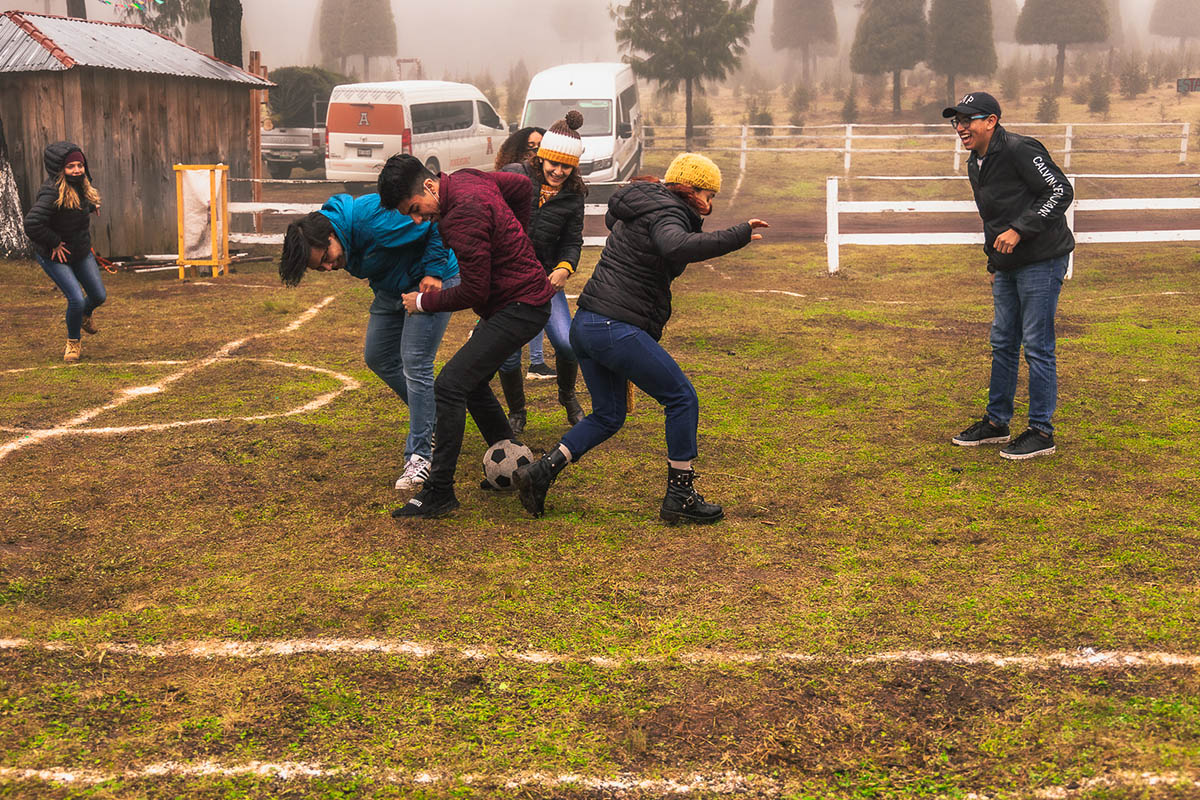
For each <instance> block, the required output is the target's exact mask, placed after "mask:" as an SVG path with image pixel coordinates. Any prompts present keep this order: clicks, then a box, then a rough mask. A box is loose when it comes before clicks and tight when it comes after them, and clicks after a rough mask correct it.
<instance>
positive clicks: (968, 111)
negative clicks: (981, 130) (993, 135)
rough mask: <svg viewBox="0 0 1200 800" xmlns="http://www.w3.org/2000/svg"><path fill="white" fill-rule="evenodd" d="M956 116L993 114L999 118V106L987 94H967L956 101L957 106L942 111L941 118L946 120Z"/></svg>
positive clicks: (994, 99)
mask: <svg viewBox="0 0 1200 800" xmlns="http://www.w3.org/2000/svg"><path fill="white" fill-rule="evenodd" d="M958 114H962V115H963V116H964V117H970V116H974V115H975V114H995V115H996V117H997V118H999V117H1000V104H999V103H997V102H996V98H994V97H992V96H991V95H990V94H988V93H987V92H969V93H967V94H965V95H963V99H962V100H959V101H958V105H956V106H950V107H949V108H943V109H942V116H943V117H945V118H946V119H949V118H950V117H953V116H956V115H958Z"/></svg>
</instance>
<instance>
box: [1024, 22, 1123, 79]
mask: <svg viewBox="0 0 1200 800" xmlns="http://www.w3.org/2000/svg"><path fill="white" fill-rule="evenodd" d="M1106 39H1108V7H1107V5H1106V4H1105V0H1026V2H1025V7H1024V8H1022V9H1021V16H1020V17H1018V19H1017V41H1018V42H1020V43H1021V44H1053V45H1057V46H1058V58H1057V60H1056V61H1055V66H1054V91H1055V92H1056V93H1058V94H1061V93H1062V88H1063V73H1064V72H1065V67H1066V62H1067V45H1071V44H1085V43H1089V42H1103V41H1105V40H1106Z"/></svg>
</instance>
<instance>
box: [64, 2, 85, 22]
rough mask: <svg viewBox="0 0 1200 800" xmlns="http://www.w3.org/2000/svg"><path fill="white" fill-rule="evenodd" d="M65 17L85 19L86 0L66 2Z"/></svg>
mask: <svg viewBox="0 0 1200 800" xmlns="http://www.w3.org/2000/svg"><path fill="white" fill-rule="evenodd" d="M67 16H68V17H77V18H78V19H87V2H86V0H67Z"/></svg>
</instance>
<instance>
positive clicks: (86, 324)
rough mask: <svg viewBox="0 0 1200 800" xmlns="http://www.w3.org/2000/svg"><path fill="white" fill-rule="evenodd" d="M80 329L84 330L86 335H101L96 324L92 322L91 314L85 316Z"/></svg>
mask: <svg viewBox="0 0 1200 800" xmlns="http://www.w3.org/2000/svg"><path fill="white" fill-rule="evenodd" d="M79 327H81V328H83V332H84V333H99V332H100V329H99V328H97V327H96V323H94V322H92V315H91V314H84V315H83V320H82V321H81V322H80V323H79Z"/></svg>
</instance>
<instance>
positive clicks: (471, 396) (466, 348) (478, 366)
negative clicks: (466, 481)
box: [425, 303, 550, 489]
mask: <svg viewBox="0 0 1200 800" xmlns="http://www.w3.org/2000/svg"><path fill="white" fill-rule="evenodd" d="M549 319H550V304H549V303H546V304H545V305H541V306H531V305H527V304H525V303H513V304H512V305H507V306H505V307H504V308H502V309H500V310H499V311H497V312H496V313H495V314H493V315H492V316H491V317H489V318H487V319H485V320H483V321H482V322H480V323H479V326H478V327H477V328H475V332H474V333H473V334H472V335H471V338H470V339H468V340H467V343H466V344H464V345H463V346H462V347H461V348H459V350H458V352H457V353H455V354H454V355H453V357H451V359H450V360H449V361H447V362H446V366H444V367H442V371H441V372H440V373H439V374H438V376H437V380H436V381H434V384H433V394H434V397H435V398H436V399H437V428H436V431H435V435H436V437H437V438H436V443H435V446H434V448H433V466H432V468H431V469H430V472H429V478H428V479H426V481H425V486H426V487H427V488H429V489H452V488H453V487H454V470H455V468H456V467H457V466H458V455H459V453H460V452H461V451H462V440H463V430H464V429H465V428H466V425H467V412H468V411H470V412H471V419H473V420H475V425H476V426H477V427H478V428H479V432H480V433H481V434H483V440H484V441H485V442H487V444H488V446H489V447H490V446H491V445H493V444H495V443H496V442H498V441H500V440H501V439H511V438H512V435H513V433H512V428H511V427H509V424H508V416H507V415H506V414H505V413H504V408H503V407H502V406H501V405H500V401H498V400H497V399H496V395H495V394H494V393H493V392H492V387H491V385H490V382H491V380H492V376H493V375H495V374H496V370H497V369H499V368H500V365H501V364H503V363H504V359H506V358H508V357H509V356H510V355H512V354H513V353H514V352H516V351H517V350H519V349H520V348H521V346H522V345H524V344H525V343H526V342H528V341H529V340H530V339H532V338H533V335H534V334H535V333H537V332H538V331H540V330H541V329H542V328H544V327H546V321H547V320H549Z"/></svg>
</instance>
